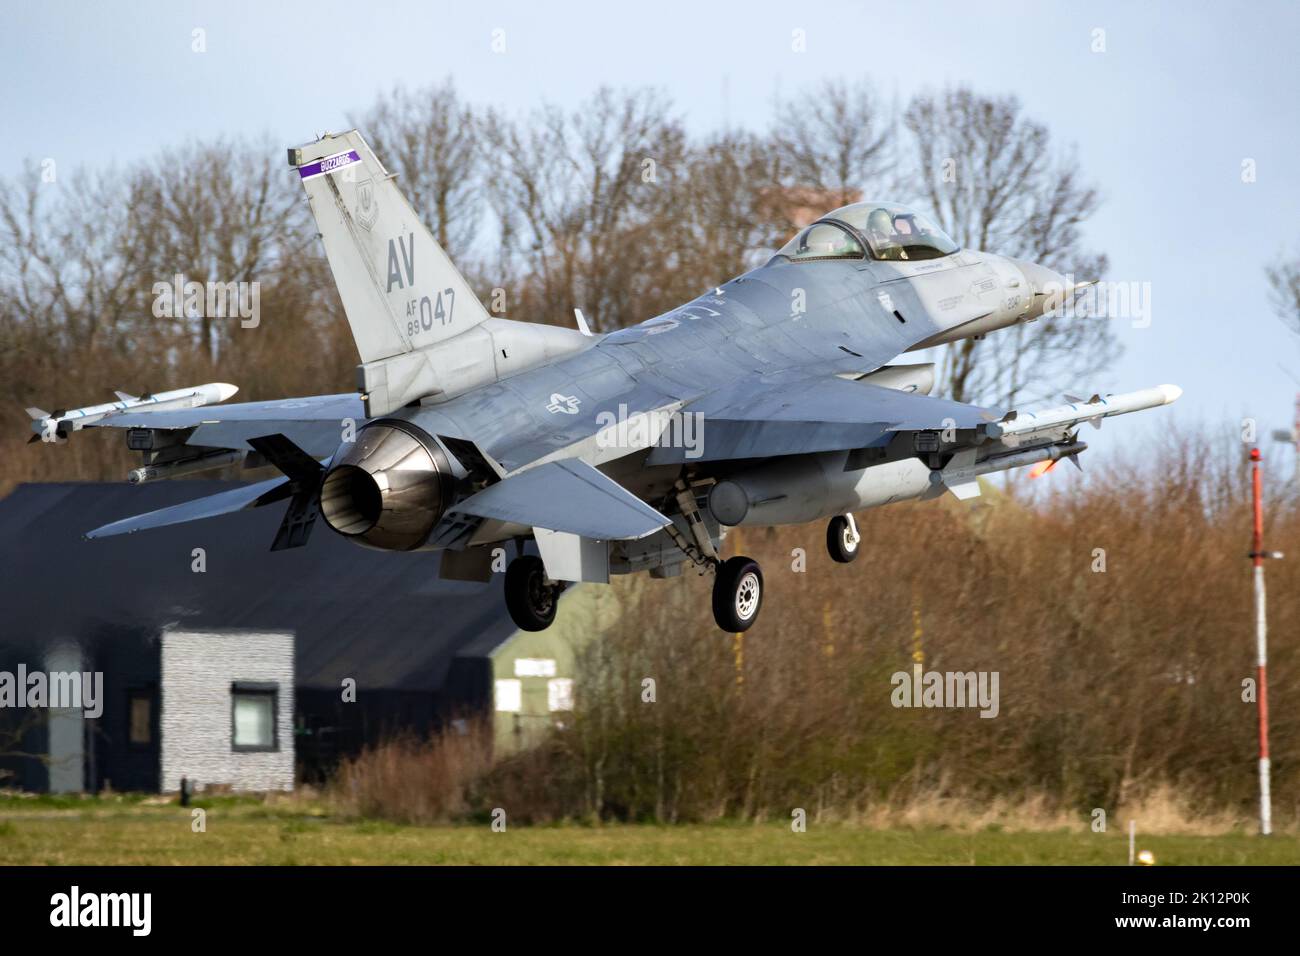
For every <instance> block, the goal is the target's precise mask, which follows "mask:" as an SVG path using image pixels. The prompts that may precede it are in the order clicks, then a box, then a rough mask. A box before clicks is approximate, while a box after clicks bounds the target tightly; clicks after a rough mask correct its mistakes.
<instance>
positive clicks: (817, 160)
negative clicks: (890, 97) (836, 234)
mask: <svg viewBox="0 0 1300 956" xmlns="http://www.w3.org/2000/svg"><path fill="white" fill-rule="evenodd" d="M771 139H772V142H773V144H774V146H775V149H776V153H777V156H778V157H779V160H780V163H781V172H782V174H783V177H782V178H783V181H784V185H785V186H786V187H787V188H788V189H796V190H797V189H812V190H815V191H817V192H819V193H821V194H822V195H823V196H824V197H826V199H827V200H829V201H832V202H833V203H834V205H835V206H844V205H847V204H848V203H851V202H856V201H858V200H859V199H862V198H864V197H865V191H870V190H874V189H877V188H879V187H880V186H882V185H883V184H884V182H885V179H886V176H887V174H888V172H889V169H890V167H891V165H892V163H893V160H894V153H895V149H894V140H895V124H894V121H893V118H892V117H890V116H888V115H887V114H886V112H885V110H884V108H883V107H882V106H881V104H880V102H879V100H878V98H877V96H876V94H875V92H874V90H873V89H872V87H871V86H870V85H869V84H867V83H865V82H859V83H857V84H853V85H850V84H848V83H845V82H844V81H843V80H828V81H827V82H825V83H823V84H822V85H821V86H819V87H817V88H815V89H813V90H811V91H809V92H807V93H805V94H803V95H802V96H798V97H795V98H793V99H789V100H785V101H783V102H780V103H778V104H777V107H776V120H775V122H774V124H773V126H772V130H771ZM832 208H833V207H832ZM827 211H829V209H828V210H827Z"/></svg>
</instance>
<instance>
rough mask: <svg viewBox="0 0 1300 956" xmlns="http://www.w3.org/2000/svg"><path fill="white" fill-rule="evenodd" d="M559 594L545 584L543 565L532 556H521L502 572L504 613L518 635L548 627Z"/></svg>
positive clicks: (560, 588)
mask: <svg viewBox="0 0 1300 956" xmlns="http://www.w3.org/2000/svg"><path fill="white" fill-rule="evenodd" d="M563 590H564V587H563V585H559V584H553V583H550V582H548V581H547V580H546V565H544V564H543V563H542V559H541V558H539V557H537V556H536V555H534V554H525V555H521V556H519V557H517V558H515V559H514V560H513V561H511V562H510V565H509V566H508V567H507V568H506V610H508V611H509V612H510V617H511V619H512V620H513V621H514V622H515V624H516V625H518V627H519V629H520V630H521V631H544V630H546V629H547V628H548V627H550V626H551V622H552V621H554V620H555V610H556V607H557V606H558V605H559V602H560V592H562V591H563Z"/></svg>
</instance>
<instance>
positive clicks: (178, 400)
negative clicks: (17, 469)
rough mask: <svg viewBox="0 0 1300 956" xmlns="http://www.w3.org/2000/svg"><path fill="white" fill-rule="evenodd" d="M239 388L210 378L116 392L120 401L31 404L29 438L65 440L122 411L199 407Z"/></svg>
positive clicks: (223, 397)
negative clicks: (51, 407)
mask: <svg viewBox="0 0 1300 956" xmlns="http://www.w3.org/2000/svg"><path fill="white" fill-rule="evenodd" d="M237 391H239V389H238V387H236V386H234V385H227V384H226V383H225V382H209V383H208V384H207V385H199V386H197V387H193V388H174V389H172V390H171V391H168V392H158V393H157V394H145V395H128V394H127V393H126V392H114V393H113V394H115V395H116V396H117V398H118V400H117V401H116V402H105V403H104V404H103V405H88V406H87V407H85V408H73V409H71V410H66V411H65V410H63V409H58V410H56V411H53V412H47V411H45V410H43V409H40V408H29V409H27V414H28V415H30V416H31V417H32V431H34V432H36V434H35V435H33V436H32V437H31V438H30V439H28V441H29V442H33V441H39V440H41V439H44V440H45V441H48V442H53V441H61V440H64V439H66V438H67V437H68V434H69V433H71V432H74V431H79V430H80V429H82V428H85V427H86V426H87V425H93V424H95V423H96V422H98V421H100V420H101V419H105V418H110V417H112V416H114V415H121V414H123V413H124V412H130V413H132V414H135V413H137V412H161V411H171V410H174V409H178V408H198V407H199V406H200V405H215V404H217V403H218V402H224V401H225V400H226V399H228V398H230V396H232V395H234V394H235V393H236V392H237Z"/></svg>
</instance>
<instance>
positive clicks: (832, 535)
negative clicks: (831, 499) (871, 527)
mask: <svg viewBox="0 0 1300 956" xmlns="http://www.w3.org/2000/svg"><path fill="white" fill-rule="evenodd" d="M861 545H862V539H861V537H859V536H858V533H857V531H856V530H855V529H854V527H853V525H851V524H849V519H848V518H846V517H844V515H836V516H835V517H834V518H832V519H831V520H830V523H829V524H827V525H826V550H827V551H829V552H830V554H831V560H833V561H838V562H839V563H840V564H848V563H849V562H850V561H852V560H853V559H854V558H856V557H857V556H858V551H859V550H860V549H861Z"/></svg>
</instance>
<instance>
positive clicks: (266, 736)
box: [230, 681, 280, 751]
mask: <svg viewBox="0 0 1300 956" xmlns="http://www.w3.org/2000/svg"><path fill="white" fill-rule="evenodd" d="M279 697H280V685H279V684H268V683H261V682H253V681H235V683H233V684H231V685H230V711H231V738H230V741H231V749H232V750H240V751H258V750H279V749H280V736H279V733H278V728H277V727H276V724H277V718H278V717H279V710H280V708H279Z"/></svg>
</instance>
